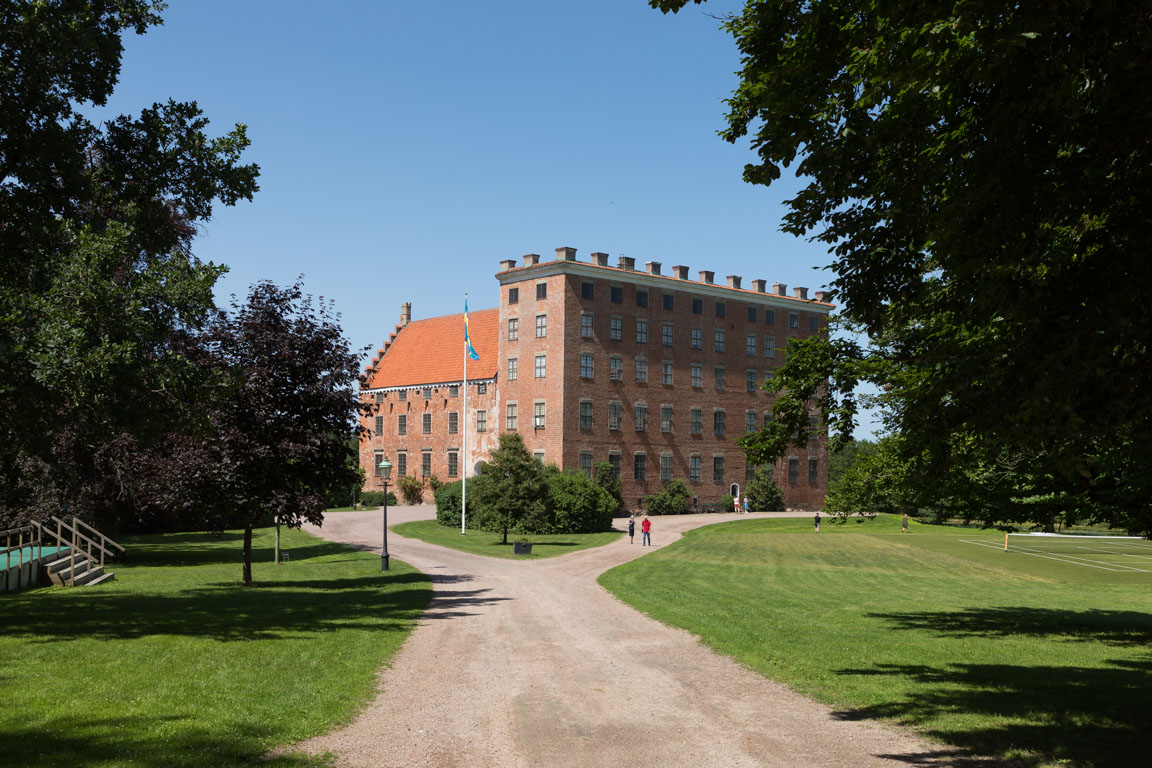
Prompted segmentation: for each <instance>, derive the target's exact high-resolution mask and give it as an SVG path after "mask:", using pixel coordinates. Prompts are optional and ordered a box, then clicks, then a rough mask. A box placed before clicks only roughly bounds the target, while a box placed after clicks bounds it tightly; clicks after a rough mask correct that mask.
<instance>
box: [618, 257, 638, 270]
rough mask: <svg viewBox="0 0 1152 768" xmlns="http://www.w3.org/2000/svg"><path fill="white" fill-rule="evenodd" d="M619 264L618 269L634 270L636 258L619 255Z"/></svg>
mask: <svg viewBox="0 0 1152 768" xmlns="http://www.w3.org/2000/svg"><path fill="white" fill-rule="evenodd" d="M619 265H620V269H627V270H634V269H636V259H634V258H632V257H631V256H621V257H620V261H619Z"/></svg>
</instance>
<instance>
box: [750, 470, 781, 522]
mask: <svg viewBox="0 0 1152 768" xmlns="http://www.w3.org/2000/svg"><path fill="white" fill-rule="evenodd" d="M748 503H749V505H751V507H752V509H753V510H755V511H757V512H783V511H784V491H782V490H780V486H778V485H776V483H775V482H774V481H773V480H772V477H771V475H770V473H769V471H768V468H767V467H764V468H761V469H760V471H758V472H757V473H756V477H755V478H754V479H753V480H752V484H751V485H749V486H748Z"/></svg>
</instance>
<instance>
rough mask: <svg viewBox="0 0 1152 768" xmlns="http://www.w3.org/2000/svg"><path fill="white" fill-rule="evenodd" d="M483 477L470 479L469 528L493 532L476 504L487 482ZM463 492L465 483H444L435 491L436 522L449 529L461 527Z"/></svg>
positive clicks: (478, 476) (458, 481)
mask: <svg viewBox="0 0 1152 768" xmlns="http://www.w3.org/2000/svg"><path fill="white" fill-rule="evenodd" d="M487 481H488V480H487V478H485V477H484V476H482V475H477V476H476V477H470V478H468V527H469V528H475V529H477V530H481V531H489V530H493V529H492V528H489V527H487V526H486V525H485V523H484V520H483V514H482V513H481V512H480V510H479V508H478V505H477V503H476V498H477V494H478V493H479V492H481V490H482V486H483V484H484V483H485V482H487ZM462 492H463V482H462V481H460V480H457V481H456V482H454V483H444V484H443V485H441V486H440V487H439V488H437V489H436V490H435V491H434V496H435V498H436V522H438V523H440V525H446V526H448V527H449V528H459V527H460V495H461V493H462Z"/></svg>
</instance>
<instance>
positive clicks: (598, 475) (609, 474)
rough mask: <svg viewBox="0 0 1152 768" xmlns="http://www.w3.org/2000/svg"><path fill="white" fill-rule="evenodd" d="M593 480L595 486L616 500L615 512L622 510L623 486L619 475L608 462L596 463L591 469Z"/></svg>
mask: <svg viewBox="0 0 1152 768" xmlns="http://www.w3.org/2000/svg"><path fill="white" fill-rule="evenodd" d="M593 471H594V472H595V474H594V475H593V479H594V480H595V481H596V485H598V486H600V487H601V488H603V489H604V490H606V491H607V492H608V493H609V495H610V496H612V498H613V499H615V500H616V511H617V512H619V511H620V510H621V509H623V508H624V492H623V486H622V485H621V484H620V475H619V474H617V473H616V468H615V467H613V466H612V463H611V462H609V461H598V462H596V465H595V467H594V469H593Z"/></svg>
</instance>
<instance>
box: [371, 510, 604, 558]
mask: <svg viewBox="0 0 1152 768" xmlns="http://www.w3.org/2000/svg"><path fill="white" fill-rule="evenodd" d="M390 528H391V529H392V530H394V531H396V533H398V534H400V535H401V536H407V537H409V538H412V539H420V540H421V541H426V542H428V543H429V544H437V545H439V546H441V547H449V548H450V549H458V550H460V551H461V552H470V553H472V554H474V555H484V556H486V557H508V558H516V559H518V560H532V559H539V558H542V557H556V556H558V555H567V554H568V553H569V552H578V551H579V550H581V549H591V548H592V547H602V546H604V545H605V544H611V543H612V542H614V541H616V540H618V539H619V538H620V537H621V536H623V535H624V534H623V533H621V532H620V531H608V532H607V533H557V534H553V535H550V536H537V535H535V534H533V535H531V536H527V537H525V538H527V539H528V540H529V541H531V542H532V554H530V555H514V554H512V542H513V541H515V540H516V539H519V538H521V534H518V533H509V534H508V543H507V544H501V543H500V541H501V539H502V538H503V537H502V536H501V534H499V533H490V532H488V531H474V530H472V529H471V528H469V529H468V535H467V536H461V535H460V529H459V528H450V527H448V526H444V525H440V523H438V522H436V521H435V520H418V521H416V522H414V523H401V524H400V525H395V526H390Z"/></svg>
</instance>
